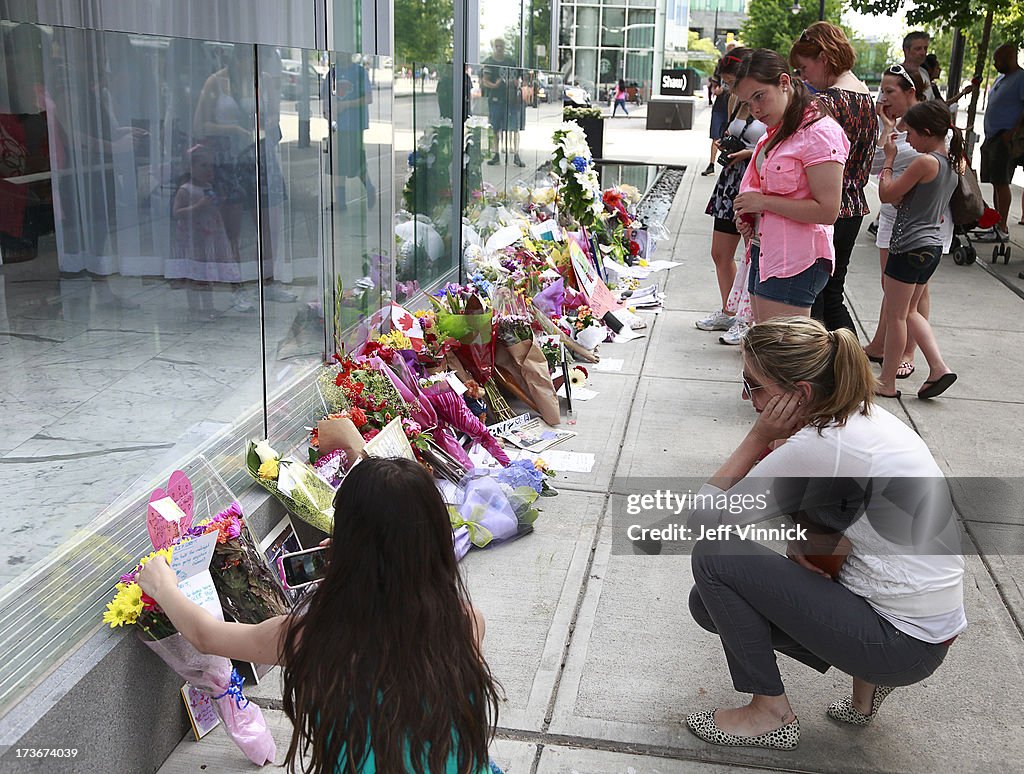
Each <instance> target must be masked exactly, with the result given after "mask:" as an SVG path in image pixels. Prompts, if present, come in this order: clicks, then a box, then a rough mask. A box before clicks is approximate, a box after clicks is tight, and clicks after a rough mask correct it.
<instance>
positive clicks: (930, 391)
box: [917, 371, 956, 400]
mask: <svg viewBox="0 0 1024 774" xmlns="http://www.w3.org/2000/svg"><path fill="white" fill-rule="evenodd" d="M955 381H956V374H955V373H953V372H952V371H950V372H949V373H945V374H943V375H942V376H940V377H939V378H938V379H935V380H933V381H930V382H925V383H924V384H922V385H921V389H920V390H918V392H917V397H919V398H922V399H925V400H927V399H928V398H937V397H939V396H940V395H941V394H942V393H944V392H945V391H946V390H948V389H949V388H950V387H952V386H953V382H955Z"/></svg>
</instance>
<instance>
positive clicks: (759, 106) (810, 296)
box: [733, 48, 850, 322]
mask: <svg viewBox="0 0 1024 774" xmlns="http://www.w3.org/2000/svg"><path fill="white" fill-rule="evenodd" d="M733 91H734V92H735V94H736V95H737V96H738V97H739V98H740V99H741V100H743V101H744V102H746V103H747V104H748V105H749V106H750V112H751V115H753V116H754V118H756V119H757V120H759V121H762V122H763V123H764V124H765V125H766V126H767V127H768V133H767V134H766V135H765V136H764V137H762V138H761V141H760V142H758V144H757V147H755V149H754V163H752V164H750V165H749V166H748V167H747V171H746V174H745V175H744V176H743V180H742V182H741V183H740V194H739V196H737V197H736V199H735V201H734V202H733V207H734V210H735V212H736V216H737V228H738V229H739V231H740V233H741V234H743V236H744V237H746V238H747V239H748V240H749V241H750V276H749V280H748V282H749V285H748V287H749V289H750V301H751V305H752V307H753V311H754V319H755V320H756V321H757V322H763V321H764V320H768V319H770V318H772V317H781V316H791V315H807V314H808V313H809V312H810V309H811V305H812V304H813V303H814V299H815V297H816V296H817V295H818V293H820V292H821V289H822V288H823V287H824V286H825V284H826V283H827V282H828V278H829V276H830V275H831V274H832V269H833V265H834V263H835V250H834V249H833V247H832V225H831V224H832V223H834V222H835V220H836V217H837V216H838V214H839V205H840V203H841V201H842V193H843V167H844V165H845V164H846V158H847V155H848V154H849V151H850V141H849V140H848V139H847V137H846V134H845V132H844V131H843V129H842V127H840V126H839V124H838V123H836V121H835V119H833V118H832V117H831V116H829V115H828V113H827V111H826V109H825V108H824V107H822V106H821V105H820V104H819V103H818V101H817V100H816V99H815V98H814V96H813V95H812V94H811V93H810V92H809V91H808V90H807V87H806V86H805V85H804V84H803V82H802V81H800V80H799V79H796V78H793V77H792V76H791V75H790V72H789V67H788V65H787V64H786V60H784V59H783V58H782V57H781V56H779V55H778V54H777V53H775V52H774V51H769V50H768V49H763V48H759V49H755V50H754V51H753V52H752V53H751V55H750V57H749V58H748V59H747V60H746V62H745V63H744V64H743V65H741V67H740V70H739V72H738V73H737V75H736V86H735V88H734V89H733Z"/></svg>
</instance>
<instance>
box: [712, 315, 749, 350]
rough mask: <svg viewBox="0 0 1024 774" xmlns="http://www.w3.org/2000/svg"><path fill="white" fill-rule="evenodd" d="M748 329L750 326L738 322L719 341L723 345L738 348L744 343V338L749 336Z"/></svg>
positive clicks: (740, 321)
mask: <svg viewBox="0 0 1024 774" xmlns="http://www.w3.org/2000/svg"><path fill="white" fill-rule="evenodd" d="M748 328H750V326H749V325H747V324H746V323H745V322H743V321H742V320H737V321H736V322H734V323H733V324H732V327H731V328H729V330H727V331H726V332H725V333H723V334H722V335H721V336H719V337H718V340H719V341H720V342H722V343H723V344H729V345H731V346H736V345H738V344H739V343H740V342H741V341H743V337H744V336H746V335H747V329H748Z"/></svg>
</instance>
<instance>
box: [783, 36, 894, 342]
mask: <svg viewBox="0 0 1024 774" xmlns="http://www.w3.org/2000/svg"><path fill="white" fill-rule="evenodd" d="M856 59H857V54H856V53H855V52H854V50H853V46H851V45H850V41H849V40H847V38H846V35H845V33H843V31H842V30H841V29H840V28H839V27H837V26H835V25H834V24H829V23H828V22H816V23H814V24H812V25H811V26H810V27H808V28H807V29H806V30H804V32H803V34H801V35H800V38H799V39H798V40H797V42H796V43H794V44H793V47H792V48H791V49H790V51H789V63H790V65H791V66H792V67H799V68H800V73H801V75H802V76H803V78H804V79H805V80H806V81H807V82H808V83H810V84H811V86H813V87H814V88H815V90H816V91H817V97H818V100H819V102H820V103H821V104H822V105H824V106H825V108H826V109H827V110H828V112H829V113H830V114H831V115H832V117H833V118H834V119H835V120H836V121H838V122H839V125H840V126H842V127H843V129H844V130H845V131H846V136H847V138H848V139H849V141H850V152H849V156H848V157H847V159H846V165H845V167H844V168H843V199H842V203H841V205H840V208H839V217H838V218H837V219H836V222H835V228H834V230H833V235H832V242H833V245H834V247H835V266H834V268H833V271H832V276H831V277H830V279H829V281H828V283H827V284H826V285H825V288H824V289H823V290H822V292H821V293H819V295H818V297H817V298H816V299H815V301H814V306H813V307H812V310H811V316H812V317H814V318H815V319H817V320H821V321H822V322H823V323H825V327H826V328H828V329H829V330H830V331H831V330H835V329H836V328H849V329H850V330H855V328H854V324H853V317H851V316H850V311H849V310H848V309H847V308H846V303H845V302H844V293H845V285H846V272H847V270H848V269H849V266H850V256H851V255H853V247H854V245H855V244H856V242H857V234H858V233H860V227H861V224H862V223H863V221H864V216H865V215H866V214H867V213H868V212H870V210H869V208H868V202H867V199H865V198H864V186H866V185H867V183H868V178H869V177H870V176H871V160H872V158H873V157H874V150H875V138H876V137H877V136H878V119H877V117H876V115H875V101H874V99H873V98H872V96H871V90H870V89H868V87H867V86H866V85H865V84H864V82H863V81H861V80H860V79H859V78H857V76H855V75H854V74H853V73H852V72H851V70H852V68H853V64H854V62H855V61H856Z"/></svg>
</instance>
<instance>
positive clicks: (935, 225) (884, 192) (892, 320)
mask: <svg viewBox="0 0 1024 774" xmlns="http://www.w3.org/2000/svg"><path fill="white" fill-rule="evenodd" d="M903 121H904V123H905V124H906V126H907V142H908V143H909V144H910V146H911V147H912V148H913V149H914V150H915V151H917V152H918V154H919V155H918V156H917V157H916V158H915V159H914V160H913V161H911V162H910V164H909V165H908V166H907V168H906V169H905V170H904V171H903V173H902V174H900V175H896V174H895V173H894V172H893V167H894V165H895V161H896V155H897V148H896V142H895V136H894V135H893V134H890V135H889V137H888V139H887V140H886V143H885V146H884V149H883V150H884V153H885V164H884V165H883V166H882V169H881V170H880V171H879V173H878V198H879V199H880V200H881V201H882V202H883V203H888V204H895V205H896V220H895V222H894V223H893V227H892V238H891V240H890V241H889V256H888V258H887V259H886V262H885V276H884V277H882V292H883V294H884V297H885V320H886V329H885V355H884V356H883V360H882V375H881V377H879V386H878V389H879V392H878V394H879V395H881V396H883V397H886V398H898V397H900V392H899V390H897V389H896V372H897V370H898V369H899V366H900V365H901V362H902V356H903V354H904V348H905V347H906V342H907V335H908V332H909V333H910V334H912V335H913V337H914V340H915V341H916V342H917V345H918V346H919V347H920V348H921V352H922V354H924V356H925V359H926V360H927V361H928V379H927V380H925V382H924V385H923V386H922V388H921V389H920V390H918V392H917V397H919V398H935V397H938V396H939V395H941V394H942V393H944V392H945V391H946V390H948V389H949V387H950V386H951V385H952V384H953V382H955V381H956V374H955V373H953V371H952V370H950V368H949V366H947V365H946V362H945V361H944V360H943V359H942V353H941V352H939V347H938V344H937V343H936V342H935V334H934V333H933V331H932V327H931V325H930V324H929V323H928V320H927V319H926V318H925V317H924V315H922V314H921V312H920V311H919V306H920V302H921V299H922V298H923V297H924V294H925V292H926V291H927V289H928V280H929V279H930V278H931V276H932V274H933V273H934V272H935V269H936V268H937V267H938V265H939V257H940V256H941V255H942V244H943V243H942V220H943V218H944V214H946V213H948V212H949V199H950V197H951V196H952V195H953V190H954V189H955V188H956V186H957V183H958V182H959V173H960V170H961V169H963V168H964V166H965V165H966V163H967V157H966V155H965V152H966V147H965V145H964V139H963V135H962V134H961V133H960V130H959V129H957V128H956V127H955V126H953V125H952V123H951V121H950V117H949V110H948V109H947V108H946V105H945V103H942V102H936V101H934V100H932V101H929V102H921V103H919V104H917V105H914V106H913V107H912V108H910V109H909V110H908V111H907V114H906V115H905V116H904V117H903ZM947 134H951V135H952V136H951V137H950V140H949V147H948V149H947V147H946V135H947Z"/></svg>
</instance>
